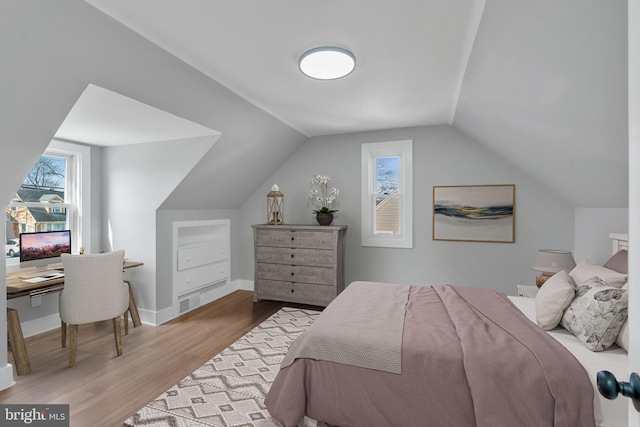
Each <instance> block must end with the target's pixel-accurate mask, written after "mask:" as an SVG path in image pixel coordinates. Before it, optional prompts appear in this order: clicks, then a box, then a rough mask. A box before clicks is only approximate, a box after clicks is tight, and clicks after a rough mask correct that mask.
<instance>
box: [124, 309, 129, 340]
mask: <svg viewBox="0 0 640 427" xmlns="http://www.w3.org/2000/svg"><path fill="white" fill-rule="evenodd" d="M124 334H125V335H129V309H127V311H125V312H124Z"/></svg>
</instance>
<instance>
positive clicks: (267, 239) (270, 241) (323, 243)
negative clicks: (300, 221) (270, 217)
mask: <svg viewBox="0 0 640 427" xmlns="http://www.w3.org/2000/svg"><path fill="white" fill-rule="evenodd" d="M274 227H278V226H274ZM256 245H257V246H277V247H285V248H313V249H334V248H335V246H336V239H335V237H334V235H333V232H317V231H316V232H314V231H302V230H288V229H282V228H280V229H277V228H276V229H274V230H256Z"/></svg>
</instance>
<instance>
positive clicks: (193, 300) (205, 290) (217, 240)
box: [172, 219, 231, 316]
mask: <svg viewBox="0 0 640 427" xmlns="http://www.w3.org/2000/svg"><path fill="white" fill-rule="evenodd" d="M230 241H231V238H230V221H229V220H228V219H220V220H202V221H176V222H174V223H173V243H172V251H173V267H172V274H173V309H174V314H175V315H176V316H179V315H181V314H183V313H186V312H188V311H191V310H193V309H194V308H197V307H199V306H201V305H204V304H207V303H209V302H211V301H213V300H215V299H217V298H218V297H219V294H220V292H219V291H220V289H221V288H223V287H224V286H225V285H227V284H228V283H229V269H230V259H229V258H230V257H229V252H230Z"/></svg>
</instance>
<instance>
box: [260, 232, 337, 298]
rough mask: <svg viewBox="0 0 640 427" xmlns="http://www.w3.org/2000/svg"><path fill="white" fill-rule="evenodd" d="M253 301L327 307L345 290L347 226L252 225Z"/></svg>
mask: <svg viewBox="0 0 640 427" xmlns="http://www.w3.org/2000/svg"><path fill="white" fill-rule="evenodd" d="M252 227H253V242H254V258H255V282H254V283H255V291H254V296H253V300H254V301H258V300H261V299H269V300H278V301H288V302H297V303H302V304H310V305H318V306H322V307H326V306H327V305H328V304H329V303H330V302H331V300H333V299H334V298H335V297H336V296H337V295H338V294H339V293H340V292H342V290H343V289H344V245H345V235H346V233H347V226H346V225H327V226H316V225H286V224H283V225H267V224H260V225H253V226H252Z"/></svg>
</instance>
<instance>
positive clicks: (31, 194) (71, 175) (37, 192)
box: [5, 141, 90, 266]
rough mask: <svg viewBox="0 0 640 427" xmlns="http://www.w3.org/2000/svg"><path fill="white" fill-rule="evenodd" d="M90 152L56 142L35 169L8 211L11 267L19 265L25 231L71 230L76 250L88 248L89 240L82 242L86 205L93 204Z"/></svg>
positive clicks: (6, 248) (6, 218)
mask: <svg viewBox="0 0 640 427" xmlns="http://www.w3.org/2000/svg"><path fill="white" fill-rule="evenodd" d="M89 153H90V150H89V148H88V147H86V146H80V145H76V144H70V143H64V142H60V141H52V142H51V144H50V145H49V147H47V150H46V151H45V152H44V154H43V155H42V156H41V157H40V159H39V160H38V161H37V162H36V164H35V165H34V166H33V168H32V169H31V172H30V173H29V174H28V176H27V177H26V178H25V180H24V182H23V183H22V185H21V186H20V188H19V189H18V191H17V192H16V194H15V195H14V196H13V200H12V201H11V203H9V206H8V207H7V208H6V214H5V224H6V235H7V241H6V244H5V257H6V260H7V265H8V266H9V265H14V264H15V265H17V264H18V255H19V247H18V237H19V235H20V234H21V233H24V232H33V231H56V230H67V229H69V230H71V233H72V236H73V237H72V244H73V248H72V250H74V251H76V252H77V250H78V249H79V247H80V246H82V245H87V246H88V242H87V239H86V238H85V240H84V241H83V239H82V229H83V222H87V221H88V218H84V216H85V215H86V216H87V217H88V212H87V209H83V206H88V205H89V201H88V191H87V189H88V188H89V185H88V180H89V173H90V171H89V166H88V165H89ZM83 199H84V202H85V204H84V205H83ZM87 224H88V223H87Z"/></svg>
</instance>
